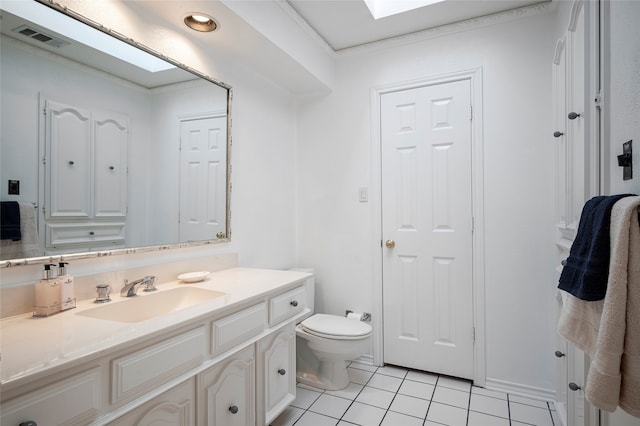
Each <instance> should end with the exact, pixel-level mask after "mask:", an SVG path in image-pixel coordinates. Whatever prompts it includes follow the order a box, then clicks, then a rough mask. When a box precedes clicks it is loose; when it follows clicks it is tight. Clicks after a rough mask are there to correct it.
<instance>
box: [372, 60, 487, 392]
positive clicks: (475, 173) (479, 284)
mask: <svg viewBox="0 0 640 426" xmlns="http://www.w3.org/2000/svg"><path fill="white" fill-rule="evenodd" d="M460 80H469V82H470V85H471V108H472V111H471V114H472V117H473V119H472V122H471V168H472V171H471V176H472V182H471V194H472V204H473V207H472V215H473V223H474V225H473V235H472V250H473V255H472V259H473V260H472V262H473V266H472V269H473V271H472V277H473V283H472V286H473V322H474V327H475V344H474V349H473V351H474V354H473V355H474V357H473V358H474V361H473V362H474V366H473V367H474V368H473V370H474V373H473V376H474V383H475V384H476V385H478V386H484V385H485V382H486V364H485V357H486V353H485V303H484V299H485V279H484V179H483V176H484V169H483V165H484V149H483V128H482V122H483V119H482V68H481V67H478V68H474V69H470V70H464V71H459V72H452V73H447V74H442V75H437V76H431V77H425V78H421V79H417V80H410V81H405V82H398V83H391V84H386V85H381V86H376V87H373V88H372V89H371V125H372V127H371V173H372V179H371V191H370V198H369V200H370V203H371V212H372V215H373V218H372V224H373V229H372V235H373V236H374V238H373V241H374V244H373V248H372V251H371V264H372V268H373V274H372V280H373V309H372V311H373V312H372V314H373V315H372V317H371V319H372V325H373V363H374V364H375V365H382V363H383V360H384V346H383V300H382V284H383V283H382V263H383V262H382V254H383V253H382V248H383V247H382V238H383V236H382V193H381V190H382V173H381V171H382V154H381V149H382V145H381V144H382V138H381V134H380V125H381V121H382V120H381V112H380V97H381V96H382V95H383V94H385V93H391V92H396V91H399V90H407V89H414V88H418V87H423V86H431V85H436V84H443V83H451V82H454V81H460ZM378 241H380V243H379V244H378V243H377V242H378Z"/></svg>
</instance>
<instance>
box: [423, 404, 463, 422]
mask: <svg viewBox="0 0 640 426" xmlns="http://www.w3.org/2000/svg"><path fill="white" fill-rule="evenodd" d="M427 420H430V421H433V422H437V423H442V424H445V425H448V426H465V425H466V424H467V410H465V409H462V408H458V407H452V406H451V405H445V404H440V403H438V402H431V405H430V406H429V412H428V413H427Z"/></svg>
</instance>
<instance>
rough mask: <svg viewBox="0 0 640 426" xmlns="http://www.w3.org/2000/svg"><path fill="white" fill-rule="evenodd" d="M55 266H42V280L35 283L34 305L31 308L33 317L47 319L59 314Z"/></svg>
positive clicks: (58, 291) (58, 288) (58, 285)
mask: <svg viewBox="0 0 640 426" xmlns="http://www.w3.org/2000/svg"><path fill="white" fill-rule="evenodd" d="M55 266H56V265H49V264H47V265H44V271H42V279H41V280H40V281H39V282H38V283H36V304H35V306H34V307H33V315H34V316H36V317H48V316H49V315H53V314H55V313H56V312H60V282H59V281H58V280H57V279H56V273H55V270H54V269H52V267H54V268H55Z"/></svg>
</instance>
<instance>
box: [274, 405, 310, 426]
mask: <svg viewBox="0 0 640 426" xmlns="http://www.w3.org/2000/svg"><path fill="white" fill-rule="evenodd" d="M302 414H304V410H302V409H300V408H296V407H287V408H286V409H285V410H284V411H283V412H282V414H280V415H279V416H278V417H276V419H275V420H274V421H273V422H271V426H291V425H293V424H294V423H295V422H296V420H298V419H299V418H300V416H302Z"/></svg>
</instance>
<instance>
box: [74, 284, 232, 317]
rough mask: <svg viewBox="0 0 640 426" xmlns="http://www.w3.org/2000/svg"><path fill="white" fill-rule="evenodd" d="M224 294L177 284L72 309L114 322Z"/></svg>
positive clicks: (160, 312)
mask: <svg viewBox="0 0 640 426" xmlns="http://www.w3.org/2000/svg"><path fill="white" fill-rule="evenodd" d="M224 295H225V293H221V292H219V291H214V290H205V289H203V288H198V287H179V288H174V289H171V290H164V291H163V290H159V291H157V292H155V293H150V294H143V295H138V296H134V297H131V298H129V299H127V300H124V301H121V302H108V303H106V304H104V305H100V306H98V307H96V308H91V309H87V310H86V311H79V312H76V315H81V316H84V317H89V318H97V319H103V320H109V321H118V322H140V321H144V320H148V319H151V318H154V317H157V316H160V315H164V314H168V313H171V312H175V311H179V310H180V309H185V308H188V307H190V306H193V305H197V304H199V303H202V302H206V301H208V300H211V299H215V298H217V297H221V296H224Z"/></svg>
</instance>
